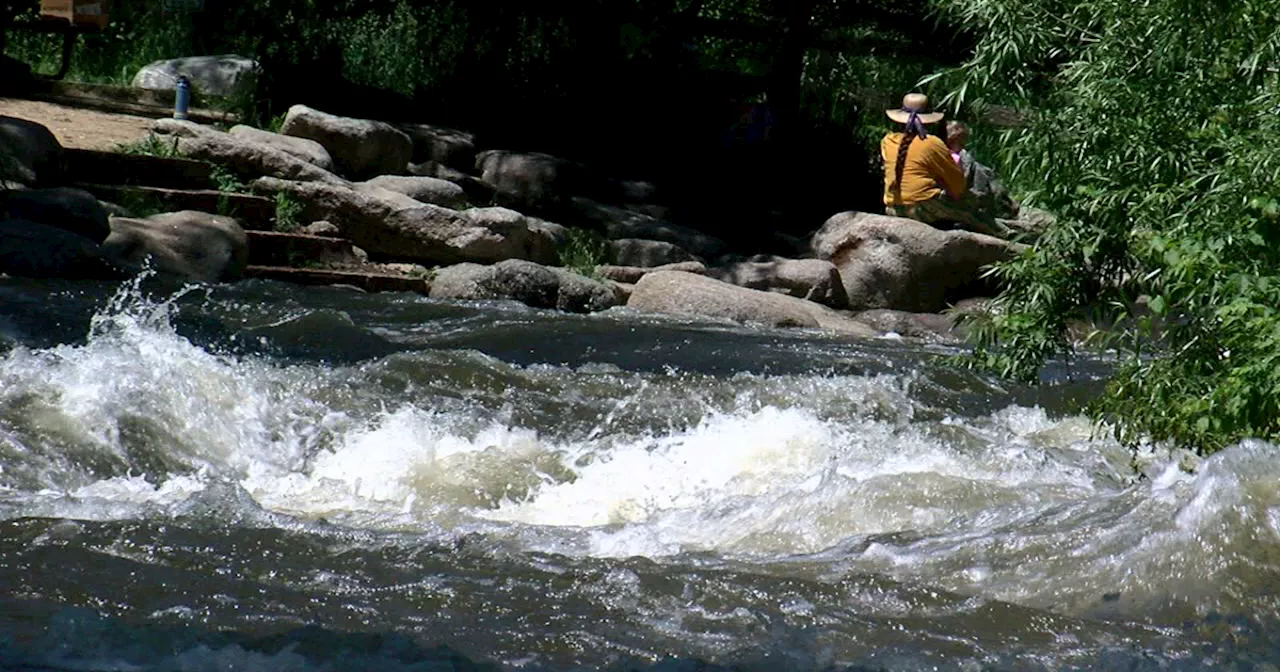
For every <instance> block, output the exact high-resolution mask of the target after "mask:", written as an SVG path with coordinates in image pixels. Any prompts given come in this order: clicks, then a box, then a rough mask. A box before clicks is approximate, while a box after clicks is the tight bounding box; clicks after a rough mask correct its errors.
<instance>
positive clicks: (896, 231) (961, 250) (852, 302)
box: [810, 212, 1024, 313]
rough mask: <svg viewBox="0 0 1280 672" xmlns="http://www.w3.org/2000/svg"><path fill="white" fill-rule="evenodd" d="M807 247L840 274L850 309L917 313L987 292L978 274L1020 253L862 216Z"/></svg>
mask: <svg viewBox="0 0 1280 672" xmlns="http://www.w3.org/2000/svg"><path fill="white" fill-rule="evenodd" d="M810 244H811V246H812V249H813V251H814V253H815V254H817V256H818V257H819V258H821V259H827V260H830V261H831V262H832V263H833V264H835V266H836V268H837V269H839V271H840V277H841V279H842V280H843V282H844V288H845V293H846V294H847V295H848V297H849V306H850V307H851V308H853V309H855V310H869V309H872V308H889V309H893V310H903V311H908V312H918V313H931V312H938V311H940V310H942V309H943V307H945V306H946V303H947V301H948V300H958V299H961V298H965V297H966V296H973V295H975V294H977V293H981V292H983V291H985V290H987V289H989V288H987V287H984V286H983V285H982V283H981V282H980V275H981V273H982V269H983V268H984V267H986V266H988V265H990V264H992V263H995V262H998V261H1004V260H1008V259H1012V258H1013V257H1014V256H1015V255H1017V254H1018V253H1019V251H1020V250H1021V249H1023V247H1024V246H1021V245H1017V244H1015V243H1010V242H1007V241H1004V240H1001V239H999V238H994V237H991V236H985V235H982V234H979V233H971V232H969V231H961V230H952V231H941V230H938V229H935V228H933V227H932V226H929V225H928V224H923V223H921V222H917V221H915V220H912V219H904V218H900V217H888V216H885V215H874V214H869V213H863V212H843V213H840V214H837V215H834V216H833V217H831V218H830V219H828V220H827V222H826V223H825V224H824V225H823V226H822V228H821V229H820V230H819V231H818V232H817V233H816V234H814V236H813V239H812V241H811V243H810Z"/></svg>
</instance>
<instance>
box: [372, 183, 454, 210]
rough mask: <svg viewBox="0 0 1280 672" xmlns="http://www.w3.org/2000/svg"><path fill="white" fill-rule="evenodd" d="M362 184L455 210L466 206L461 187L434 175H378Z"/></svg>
mask: <svg viewBox="0 0 1280 672" xmlns="http://www.w3.org/2000/svg"><path fill="white" fill-rule="evenodd" d="M364 184H367V185H369V186H373V187H381V188H383V189H386V190H388V191H394V192H396V193H398V194H404V195H405V196H408V197H409V198H412V199H414V200H415V201H420V202H422V203H431V204H433V205H442V206H444V207H446V208H453V209H455V210H459V209H462V208H465V207H467V195H466V193H465V192H463V190H462V187H460V186H458V185H456V184H454V183H452V182H449V181H448V180H441V179H438V178H435V177H419V176H416V175H379V176H378V177H375V178H373V179H372V180H366V181H365V182H364Z"/></svg>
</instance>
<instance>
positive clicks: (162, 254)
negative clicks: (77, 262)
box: [102, 210, 249, 283]
mask: <svg viewBox="0 0 1280 672" xmlns="http://www.w3.org/2000/svg"><path fill="white" fill-rule="evenodd" d="M102 248H103V250H104V251H105V252H106V254H107V255H108V256H109V257H110V258H112V259H116V260H119V261H120V262H123V263H124V264H128V265H133V266H143V265H145V264H146V263H147V262H148V260H150V263H151V265H152V267H153V268H155V270H156V271H157V272H159V273H160V274H161V275H165V276H169V277H172V278H176V279H178V280H181V281H184V282H209V283H211V282H219V281H223V280H234V279H237V278H239V277H240V274H241V273H242V272H243V271H244V267H245V266H246V265H247V264H248V260H249V238H248V236H247V235H246V234H245V232H244V229H242V228H241V227H240V224H239V223H237V222H236V220H234V219H232V218H230V217H222V216H219V215H211V214H208V213H205V212H196V211H193V210H184V211H181V212H170V213H165V214H161V215H154V216H152V217H147V218H145V219H133V218H127V217H113V218H111V235H110V236H107V240H106V242H104V243H103V244H102Z"/></svg>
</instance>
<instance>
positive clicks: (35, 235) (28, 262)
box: [0, 219, 136, 280]
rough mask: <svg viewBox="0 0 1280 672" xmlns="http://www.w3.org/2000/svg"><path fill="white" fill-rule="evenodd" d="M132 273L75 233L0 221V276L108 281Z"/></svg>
mask: <svg viewBox="0 0 1280 672" xmlns="http://www.w3.org/2000/svg"><path fill="white" fill-rule="evenodd" d="M135 270H136V269H134V268H131V267H129V266H128V265H123V264H119V263H116V262H115V261H114V260H112V259H110V258H109V256H108V255H106V254H105V253H104V251H103V249H102V248H101V247H100V246H99V245H98V244H97V243H95V242H94V241H92V240H90V239H88V238H86V237H84V236H82V235H79V234H77V233H74V232H71V231H68V230H66V229H61V228H58V227H54V226H47V225H45V224H41V223H39V222H32V221H29V220H25V219H3V220H0V274H6V275H13V276H18V277H24V278H68V279H76V280H83V279H91V280H112V279H120V278H124V277H127V276H128V275H129V274H130V272H133V271H135Z"/></svg>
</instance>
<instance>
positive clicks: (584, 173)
mask: <svg viewBox="0 0 1280 672" xmlns="http://www.w3.org/2000/svg"><path fill="white" fill-rule="evenodd" d="M475 169H476V171H478V172H479V173H480V177H481V179H482V180H484V181H485V182H488V183H489V184H491V185H493V186H494V188H495V189H497V191H498V193H499V194H501V195H502V197H503V198H504V200H505V202H507V203H510V204H511V205H513V206H516V207H520V208H522V209H523V208H528V209H532V210H547V209H553V208H557V207H559V206H560V205H561V204H563V203H565V202H566V200H567V199H568V198H569V197H571V196H574V195H577V194H584V193H593V192H594V191H595V186H596V184H597V179H596V178H595V177H594V176H593V175H592V173H591V171H590V170H588V169H587V167H586V166H584V165H582V164H580V163H576V162H574V161H569V160H568V159H562V158H560V157H557V156H551V155H550V154H541V153H537V152H511V151H505V150H497V149H491V150H487V151H483V152H480V153H479V154H477V155H476V159H475Z"/></svg>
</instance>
